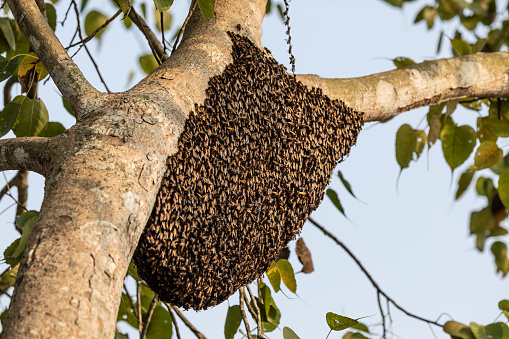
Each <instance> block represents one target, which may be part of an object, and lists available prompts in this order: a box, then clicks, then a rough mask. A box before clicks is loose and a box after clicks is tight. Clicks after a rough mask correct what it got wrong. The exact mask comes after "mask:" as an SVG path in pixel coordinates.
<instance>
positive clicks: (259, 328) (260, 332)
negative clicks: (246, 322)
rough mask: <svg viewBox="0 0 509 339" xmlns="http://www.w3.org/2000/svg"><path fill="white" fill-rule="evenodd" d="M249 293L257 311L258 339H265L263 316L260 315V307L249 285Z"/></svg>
mask: <svg viewBox="0 0 509 339" xmlns="http://www.w3.org/2000/svg"><path fill="white" fill-rule="evenodd" d="M246 287H247V291H248V292H249V296H250V297H251V300H252V301H253V305H254V309H255V311H256V323H257V325H258V338H263V337H264V335H263V327H262V314H261V313H260V307H258V303H257V302H256V299H255V298H254V295H253V292H251V288H250V287H249V285H247V286H246Z"/></svg>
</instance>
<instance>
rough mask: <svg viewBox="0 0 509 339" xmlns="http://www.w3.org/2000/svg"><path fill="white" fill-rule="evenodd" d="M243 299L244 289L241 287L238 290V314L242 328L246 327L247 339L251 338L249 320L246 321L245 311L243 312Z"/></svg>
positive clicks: (244, 296)
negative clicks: (240, 317) (242, 324)
mask: <svg viewBox="0 0 509 339" xmlns="http://www.w3.org/2000/svg"><path fill="white" fill-rule="evenodd" d="M244 299H246V292H245V291H244V287H241V288H239V304H240V314H241V315H242V320H243V321H244V326H246V335H247V337H248V338H251V328H249V320H248V319H247V315H246V311H245V310H244Z"/></svg>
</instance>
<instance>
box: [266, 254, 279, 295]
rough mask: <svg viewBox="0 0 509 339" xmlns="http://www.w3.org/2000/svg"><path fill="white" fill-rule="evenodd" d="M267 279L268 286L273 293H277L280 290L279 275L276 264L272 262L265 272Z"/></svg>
mask: <svg viewBox="0 0 509 339" xmlns="http://www.w3.org/2000/svg"><path fill="white" fill-rule="evenodd" d="M266 273H267V277H268V278H269V281H270V284H271V285H272V288H273V289H274V292H276V293H277V292H279V290H280V289H281V275H280V274H279V270H278V268H277V265H276V262H275V261H273V262H272V264H271V265H270V268H269V269H268V270H267V272H266Z"/></svg>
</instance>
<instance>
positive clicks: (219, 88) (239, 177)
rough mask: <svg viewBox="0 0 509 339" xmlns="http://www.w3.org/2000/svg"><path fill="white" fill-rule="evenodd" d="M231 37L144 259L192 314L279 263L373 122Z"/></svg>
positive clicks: (144, 241)
mask: <svg viewBox="0 0 509 339" xmlns="http://www.w3.org/2000/svg"><path fill="white" fill-rule="evenodd" d="M229 34H230V37H231V39H232V41H233V49H232V56H233V63H232V64H230V65H228V66H227V67H226V69H225V70H224V72H223V74H221V75H219V76H216V77H214V78H212V79H210V82H209V88H208V89H207V90H206V94H207V99H206V100H205V102H204V104H203V106H198V105H196V110H195V111H194V112H191V114H190V116H189V118H188V120H187V121H186V124H185V128H184V131H183V133H182V134H181V135H180V139H179V144H178V152H177V153H176V154H175V155H173V156H171V157H169V158H168V169H167V171H166V173H165V176H164V178H163V182H162V186H161V189H160V191H159V193H158V196H157V201H156V204H155V206H154V210H153V212H152V216H151V217H150V220H149V222H148V224H147V227H146V228H145V230H144V233H143V235H142V237H141V240H140V242H139V244H138V248H137V249H136V252H135V254H134V262H135V264H136V265H137V268H138V274H139V275H140V277H141V278H142V279H144V280H145V281H146V282H147V283H148V285H149V286H150V287H151V288H152V289H153V290H154V291H155V292H156V293H157V294H158V295H159V297H160V299H161V300H163V301H166V302H169V303H171V304H172V305H176V306H179V307H184V308H186V309H188V308H193V309H206V308H207V307H211V306H214V305H217V304H219V303H221V302H222V301H224V300H225V299H226V298H228V297H229V296H230V295H231V294H233V293H234V292H235V291H236V290H237V289H238V288H239V287H240V286H244V285H247V284H249V283H251V282H252V281H253V280H254V279H256V278H257V277H259V276H260V275H261V274H263V272H265V271H266V270H267V269H268V267H269V265H270V263H271V262H272V261H273V260H274V259H275V258H276V257H277V256H278V254H279V252H280V251H281V249H282V248H284V247H285V246H286V244H287V243H288V242H289V241H290V240H292V239H293V238H294V237H295V236H296V234H298V233H299V232H300V230H301V228H302V226H303V224H304V221H305V220H306V219H307V217H308V216H309V214H310V213H311V212H312V211H313V210H315V209H316V208H317V207H318V205H319V203H320V201H321V200H322V199H323V195H324V190H325V188H326V186H327V185H328V183H329V179H330V175H331V173H332V171H333V169H334V168H335V166H336V164H337V163H338V162H339V161H341V160H342V159H343V158H344V157H345V156H346V155H347V154H348V152H349V150H350V147H351V146H352V145H354V144H355V141H356V139H357V135H358V133H359V131H360V129H361V127H362V124H363V115H362V113H358V112H355V111H353V110H352V109H350V108H347V107H346V106H345V105H344V104H343V103H342V102H341V101H337V100H330V99H329V98H328V97H326V96H324V95H323V94H322V91H321V90H320V89H314V88H313V89H311V90H310V89H308V88H307V87H305V86H304V85H303V84H301V83H300V82H298V81H296V80H295V77H294V76H293V75H290V74H288V73H287V72H286V69H285V67H284V66H281V65H279V64H278V63H277V62H276V61H275V60H274V59H273V58H272V56H271V55H270V52H269V51H268V50H266V51H263V50H260V49H258V48H257V47H256V46H255V45H254V44H253V43H252V42H251V41H250V40H249V39H247V38H245V37H241V36H239V35H236V34H234V33H229Z"/></svg>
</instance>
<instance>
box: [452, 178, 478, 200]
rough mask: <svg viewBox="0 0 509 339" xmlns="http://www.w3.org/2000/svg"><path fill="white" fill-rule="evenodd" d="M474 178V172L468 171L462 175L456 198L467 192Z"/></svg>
mask: <svg viewBox="0 0 509 339" xmlns="http://www.w3.org/2000/svg"><path fill="white" fill-rule="evenodd" d="M473 178H474V173H473V172H469V171H467V172H465V173H463V174H462V175H461V177H460V180H459V181H458V190H457V191H456V200H458V199H459V198H461V196H462V195H463V193H465V191H466V190H467V188H468V186H470V183H471V182H472V179H473Z"/></svg>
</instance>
